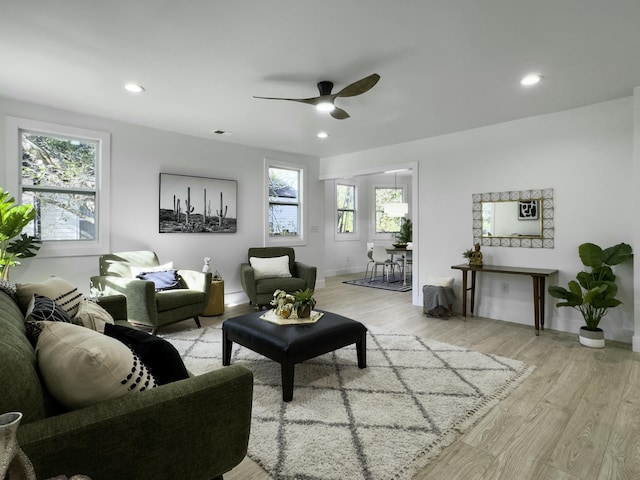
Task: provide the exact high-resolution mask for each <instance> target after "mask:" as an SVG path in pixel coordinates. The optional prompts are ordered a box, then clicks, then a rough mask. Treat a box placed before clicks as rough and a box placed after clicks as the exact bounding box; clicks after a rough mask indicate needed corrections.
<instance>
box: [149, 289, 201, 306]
mask: <svg viewBox="0 0 640 480" xmlns="http://www.w3.org/2000/svg"><path fill="white" fill-rule="evenodd" d="M205 300H206V299H205V295H204V292H200V291H198V290H190V289H185V288H182V289H179V290H165V291H162V292H158V293H156V307H157V308H158V312H166V311H168V310H173V309H175V308H180V307H184V306H187V305H197V304H202V305H203V306H204V301H205Z"/></svg>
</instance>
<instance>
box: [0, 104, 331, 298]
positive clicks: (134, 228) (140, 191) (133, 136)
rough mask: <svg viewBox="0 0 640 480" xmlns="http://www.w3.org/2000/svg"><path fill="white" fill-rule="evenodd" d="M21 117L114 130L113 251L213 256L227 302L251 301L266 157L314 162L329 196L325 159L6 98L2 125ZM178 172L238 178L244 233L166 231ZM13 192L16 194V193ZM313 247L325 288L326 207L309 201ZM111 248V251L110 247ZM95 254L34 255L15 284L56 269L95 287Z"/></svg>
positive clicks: (318, 192)
mask: <svg viewBox="0 0 640 480" xmlns="http://www.w3.org/2000/svg"><path fill="white" fill-rule="evenodd" d="M7 115H9V116H16V117H23V118H29V119H33V120H40V121H45V122H52V123H60V124H65V125H70V126H76V127H83V128H88V129H93V130H101V131H106V132H110V133H111V251H112V252H115V251H122V250H135V249H149V250H155V251H156V252H157V254H158V257H159V258H160V261H161V262H167V261H170V260H173V261H174V263H175V265H176V266H178V267H180V268H188V269H196V270H200V269H201V268H202V264H203V257H205V256H210V257H211V268H212V271H215V270H219V271H220V273H221V274H222V277H223V279H224V280H225V296H226V300H227V302H236V301H243V302H244V301H246V296H245V295H244V292H242V287H241V284H240V277H239V265H240V263H241V262H244V261H246V260H247V248H248V247H251V246H261V245H263V219H264V203H263V184H264V180H263V162H264V159H265V158H271V159H275V160H281V161H287V162H296V163H301V164H306V165H308V175H307V179H308V185H307V188H308V192H307V193H308V194H309V197H308V198H311V199H320V198H323V195H324V192H323V188H324V186H323V183H322V182H320V181H318V161H317V159H315V158H312V157H304V156H299V155H292V154H287V153H282V152H274V151H266V150H261V149H256V148H249V147H243V146H238V145H234V144H229V143H225V142H221V141H216V140H209V139H205V138H198V137H190V136H187V135H182V134H177V133H171V132H166V131H162V130H157V129H152V128H146V127H142V126H137V125H131V124H126V123H122V122H116V121H112V120H108V119H103V118H96V117H90V116H85V115H78V114H75V113H73V112H66V111H61V110H56V109H51V108H47V107H43V106H39V105H33V104H29V103H24V102H17V101H13V100H9V99H6V98H1V97H0V130H1V131H2V132H4V130H5V116H7ZM4 139H5V135H4V133H3V134H2V135H0V142H2V143H0V159H1V163H0V185H1V186H3V187H4V188H6V187H5V185H6V183H7V182H6V179H5V164H6V162H7V159H6V158H5V155H6V154H5V151H6V148H5V145H4V141H5V140H4ZM161 172H162V173H175V174H184V175H195V176H204V177H215V178H223V179H233V180H238V232H237V233H235V234H180V233H175V234H169V233H163V234H160V233H158V183H159V173H161ZM12 193H13V192H12ZM308 204H312V205H313V208H309V210H308V214H309V217H308V220H309V222H308V224H307V225H309V231H310V232H313V233H309V234H308V243H307V245H306V246H301V247H296V258H297V259H299V260H301V261H304V262H306V263H310V264H312V265H317V266H318V280H319V281H318V286H319V287H321V286H322V285H323V284H324V269H323V260H324V209H323V205H322V202H308ZM105 253H106V252H105ZM97 273H98V259H97V257H94V256H88V257H67V258H38V257H35V258H33V259H26V260H24V261H23V265H22V266H20V267H18V268H14V269H12V271H11V280H12V281H15V282H27V281H39V280H42V279H44V278H45V277H47V276H49V275H51V274H56V275H59V276H62V277H64V278H66V279H67V280H68V281H70V282H72V283H74V284H76V285H77V286H78V287H79V288H80V289H81V290H82V291H84V292H85V293H87V292H88V286H89V277H91V276H92V275H97Z"/></svg>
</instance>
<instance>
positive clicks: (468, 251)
mask: <svg viewBox="0 0 640 480" xmlns="http://www.w3.org/2000/svg"><path fill="white" fill-rule="evenodd" d="M471 255H473V250H472V249H470V248H468V249H466V250H465V251H464V252H462V256H463V257H464V258H471Z"/></svg>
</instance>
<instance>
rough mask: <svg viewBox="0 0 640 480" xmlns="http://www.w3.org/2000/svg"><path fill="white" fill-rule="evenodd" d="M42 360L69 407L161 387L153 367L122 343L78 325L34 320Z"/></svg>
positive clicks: (46, 376)
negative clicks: (148, 365)
mask: <svg viewBox="0 0 640 480" xmlns="http://www.w3.org/2000/svg"><path fill="white" fill-rule="evenodd" d="M30 323H31V324H32V325H33V327H34V329H35V330H37V331H38V332H39V334H38V335H37V342H36V357H37V361H38V368H39V370H40V374H41V376H42V378H43V382H44V384H45V386H46V387H47V390H48V391H49V393H51V395H52V396H53V397H54V398H55V399H56V400H57V401H58V402H60V403H61V404H62V405H63V406H65V407H66V408H68V409H71V410H72V409H77V408H83V407H86V406H89V405H92V404H94V403H99V402H103V401H105V400H110V399H113V398H118V397H121V396H123V395H126V394H128V393H131V392H141V391H143V390H147V389H149V388H153V387H155V386H156V385H157V384H156V380H155V378H154V377H153V375H152V374H151V372H150V371H149V369H148V368H147V366H146V365H145V364H144V363H143V362H142V361H141V360H140V358H139V357H138V356H137V355H135V354H134V353H133V352H132V351H131V349H129V347H127V346H126V345H125V344H124V343H122V342H119V341H118V340H116V339H114V338H111V337H108V336H106V335H103V334H101V333H98V332H96V331H95V330H91V329H89V328H85V327H82V326H80V325H74V324H72V323H63V322H30Z"/></svg>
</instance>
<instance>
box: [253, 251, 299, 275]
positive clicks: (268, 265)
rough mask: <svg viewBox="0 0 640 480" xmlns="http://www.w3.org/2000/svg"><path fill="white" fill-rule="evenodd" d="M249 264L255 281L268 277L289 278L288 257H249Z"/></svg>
mask: <svg viewBox="0 0 640 480" xmlns="http://www.w3.org/2000/svg"><path fill="white" fill-rule="evenodd" d="M249 263H250V264H251V267H253V276H254V277H255V279H256V280H259V279H261V278H269V277H290V276H291V272H290V271H289V256H288V255H283V256H282V257H271V258H262V257H250V258H249Z"/></svg>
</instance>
